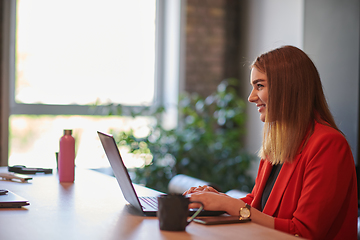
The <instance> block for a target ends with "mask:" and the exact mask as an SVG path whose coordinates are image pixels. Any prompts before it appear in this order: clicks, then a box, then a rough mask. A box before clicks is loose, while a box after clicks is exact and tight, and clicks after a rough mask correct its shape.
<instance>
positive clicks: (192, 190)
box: [183, 185, 219, 195]
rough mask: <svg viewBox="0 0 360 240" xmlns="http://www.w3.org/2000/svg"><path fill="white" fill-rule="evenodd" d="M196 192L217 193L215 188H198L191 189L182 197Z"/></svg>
mask: <svg viewBox="0 0 360 240" xmlns="http://www.w3.org/2000/svg"><path fill="white" fill-rule="evenodd" d="M196 192H213V193H219V192H218V191H217V190H216V189H215V188H213V187H210V186H206V185H204V186H198V187H191V188H190V189H189V190H187V191H186V192H184V193H183V195H188V194H192V193H196Z"/></svg>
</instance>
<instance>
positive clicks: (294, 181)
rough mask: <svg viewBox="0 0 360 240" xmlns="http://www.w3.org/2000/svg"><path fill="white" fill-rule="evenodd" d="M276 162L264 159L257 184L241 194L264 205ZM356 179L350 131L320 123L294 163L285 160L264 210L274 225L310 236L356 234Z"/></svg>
mask: <svg viewBox="0 0 360 240" xmlns="http://www.w3.org/2000/svg"><path fill="white" fill-rule="evenodd" d="M271 169H272V165H271V164H270V163H269V161H267V160H261V161H260V166H259V171H258V175H257V177H256V180H255V186H254V188H253V190H252V192H251V193H250V194H248V195H247V196H246V197H244V198H242V200H244V202H246V203H248V204H250V205H251V206H252V207H255V208H257V209H260V203H261V195H262V192H263V190H264V187H265V185H266V181H267V179H268V177H269V175H270V172H271ZM357 211H358V196H357V181H356V172H355V164H354V159H353V156H352V153H351V150H350V147H349V145H348V143H347V141H346V139H345V137H344V136H343V135H342V134H341V133H340V132H338V131H336V130H335V129H333V128H331V127H328V126H325V125H322V124H320V123H316V124H315V128H314V132H313V134H312V135H311V137H310V139H309V141H308V143H307V144H306V146H305V148H304V149H303V150H302V152H301V153H300V154H298V155H297V156H296V157H295V159H294V161H293V162H292V163H284V164H283V167H282V169H281V171H280V173H279V175H278V178H277V180H276V182H275V184H274V187H273V189H272V192H271V194H270V196H269V198H268V201H267V204H266V205H265V207H264V210H263V212H264V213H266V214H268V215H271V216H273V217H275V229H278V230H280V231H283V232H287V233H290V234H294V235H296V234H297V235H299V236H301V237H304V238H310V239H326V240H329V239H347V240H350V239H354V240H355V239H357Z"/></svg>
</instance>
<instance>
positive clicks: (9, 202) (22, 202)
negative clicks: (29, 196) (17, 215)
mask: <svg viewBox="0 0 360 240" xmlns="http://www.w3.org/2000/svg"><path fill="white" fill-rule="evenodd" d="M5 192H6V191H5ZM5 192H3V193H2V194H0V208H20V207H22V206H27V205H30V203H29V201H28V200H26V199H25V198H23V197H20V196H19V195H17V194H15V193H13V192H11V191H9V190H7V192H6V193H5Z"/></svg>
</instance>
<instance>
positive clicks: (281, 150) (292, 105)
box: [184, 46, 358, 240]
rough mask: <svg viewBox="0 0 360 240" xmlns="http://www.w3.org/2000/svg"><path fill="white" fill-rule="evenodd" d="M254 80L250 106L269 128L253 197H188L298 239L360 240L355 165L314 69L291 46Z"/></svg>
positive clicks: (261, 66)
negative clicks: (257, 112)
mask: <svg viewBox="0 0 360 240" xmlns="http://www.w3.org/2000/svg"><path fill="white" fill-rule="evenodd" d="M250 78H251V79H250V84H251V85H252V88H253V89H252V91H251V93H250V96H249V99H248V100H249V102H251V103H254V104H256V107H257V108H258V111H259V113H260V120H261V121H263V122H264V123H265V124H264V130H263V131H264V133H263V134H264V136H263V143H262V147H261V149H260V151H259V156H260V157H261V161H260V166H259V170H258V175H257V177H256V180H255V186H254V188H253V190H252V192H251V193H250V194H248V195H247V196H246V197H244V198H242V199H235V198H232V197H229V196H227V195H225V194H223V193H219V192H217V191H216V190H214V189H213V188H211V187H207V186H203V187H198V188H191V189H189V190H188V191H186V192H185V193H184V194H190V196H191V197H190V198H191V201H200V202H202V203H203V204H204V206H205V209H207V210H223V211H226V212H227V213H229V214H230V215H237V216H240V217H242V218H246V217H250V218H251V220H252V222H255V223H258V224H261V225H264V226H267V227H270V228H275V229H277V230H280V231H284V232H287V233H290V234H293V235H298V236H301V237H305V238H309V239H327V240H328V239H354V240H355V239H357V206H358V205H357V204H358V200H357V185H356V184H357V183H356V173H355V164H354V159H353V156H352V153H351V150H350V147H349V145H348V143H347V141H346V139H345V137H344V136H343V134H342V133H341V132H340V130H339V129H338V127H337V126H336V124H335V121H334V119H333V117H332V115H331V113H330V110H329V107H328V105H327V102H326V99H325V96H324V93H323V90H322V84H321V81H320V77H319V74H318V71H317V69H316V67H315V66H314V64H313V62H312V61H311V60H310V58H309V57H308V56H307V55H306V54H305V53H304V52H303V51H301V50H300V49H298V48H296V47H293V46H284V47H281V48H278V49H275V50H272V51H270V52H267V53H264V54H262V55H261V56H259V57H258V58H256V60H255V62H254V63H253V64H252V66H251V77H250ZM192 207H194V206H192Z"/></svg>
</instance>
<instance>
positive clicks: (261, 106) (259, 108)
mask: <svg viewBox="0 0 360 240" xmlns="http://www.w3.org/2000/svg"><path fill="white" fill-rule="evenodd" d="M256 106H257V108H258V111H259V112H261V111H262V110H263V109H265V107H266V105H265V104H261V105H260V104H259V105H256Z"/></svg>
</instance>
